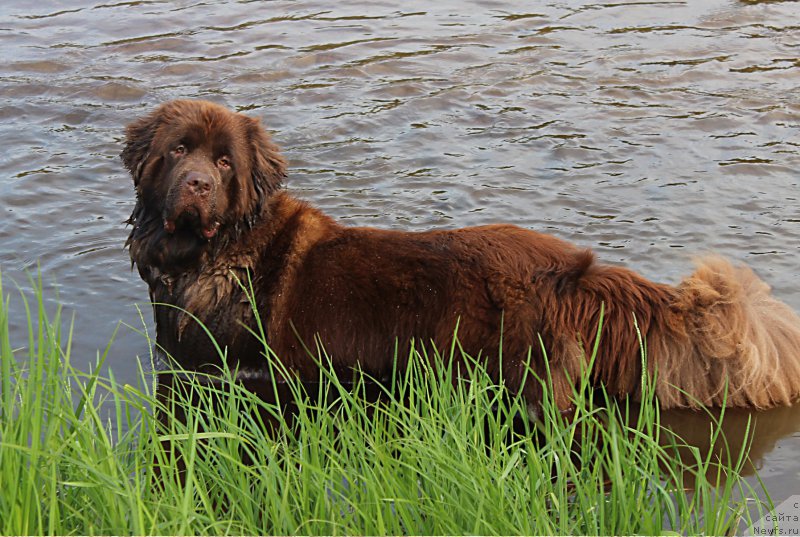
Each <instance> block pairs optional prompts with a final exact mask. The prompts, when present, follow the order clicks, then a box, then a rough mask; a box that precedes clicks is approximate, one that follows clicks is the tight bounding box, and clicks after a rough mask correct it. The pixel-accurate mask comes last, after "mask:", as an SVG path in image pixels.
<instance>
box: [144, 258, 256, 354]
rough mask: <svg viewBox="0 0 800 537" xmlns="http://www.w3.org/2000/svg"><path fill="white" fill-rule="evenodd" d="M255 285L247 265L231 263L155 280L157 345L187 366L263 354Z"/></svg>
mask: <svg viewBox="0 0 800 537" xmlns="http://www.w3.org/2000/svg"><path fill="white" fill-rule="evenodd" d="M251 289H252V281H251V277H250V273H249V271H248V270H247V268H246V267H242V266H233V265H230V264H218V265H215V266H213V267H210V268H206V269H205V270H200V271H188V272H186V273H183V274H181V275H179V276H170V275H165V274H162V275H159V276H158V277H156V278H153V279H151V287H150V293H151V299H152V301H153V304H154V312H155V320H156V337H157V341H158V344H159V345H160V346H161V347H162V348H163V349H164V350H165V351H166V352H168V353H169V354H170V355H171V356H172V357H173V358H175V359H176V360H177V361H178V363H179V364H181V365H182V366H184V367H188V368H194V367H197V366H201V365H204V364H217V365H221V363H222V359H221V357H220V354H221V353H222V354H225V355H226V357H227V360H226V361H227V362H228V363H231V361H232V360H237V361H240V362H241V361H242V360H244V361H247V359H248V358H247V357H248V355H252V354H256V355H259V354H260V351H259V348H258V347H259V342H258V341H257V339H256V338H255V337H254V336H253V335H252V333H251V330H252V331H254V332H255V333H258V332H259V328H258V326H257V323H256V316H255V315H254V313H253V311H254V308H255V307H257V306H256V304H255V301H251V297H252V294H251ZM212 335H213V336H212Z"/></svg>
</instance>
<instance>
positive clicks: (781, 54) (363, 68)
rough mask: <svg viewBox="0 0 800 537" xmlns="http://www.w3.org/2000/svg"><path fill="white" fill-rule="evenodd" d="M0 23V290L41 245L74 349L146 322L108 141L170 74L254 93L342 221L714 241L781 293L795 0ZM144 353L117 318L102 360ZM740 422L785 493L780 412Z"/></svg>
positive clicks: (362, 7)
mask: <svg viewBox="0 0 800 537" xmlns="http://www.w3.org/2000/svg"><path fill="white" fill-rule="evenodd" d="M0 47H1V48H0V50H1V51H2V56H3V61H2V62H1V63H0V137H1V138H2V142H3V143H2V147H3V151H2V153H0V268H1V269H2V275H3V283H4V286H5V292H6V293H8V292H9V291H10V290H11V289H12V288H13V284H12V283H11V282H12V281H14V282H16V283H17V284H19V285H20V286H21V287H22V288H28V287H29V285H28V284H27V281H26V272H29V271H35V270H36V267H37V266H40V267H41V271H42V273H43V274H44V278H45V282H46V284H47V285H46V286H47V287H48V288H49V290H50V292H49V295H50V296H54V295H55V292H54V291H53V289H54V287H57V291H58V298H59V300H60V301H61V303H63V304H64V305H65V307H66V310H67V311H69V312H74V313H75V316H76V317H75V319H76V320H75V332H76V337H75V340H74V345H73V346H74V349H73V351H74V352H73V354H74V356H75V358H74V359H75V361H76V362H78V364H79V365H81V364H88V363H89V362H91V361H93V360H94V357H95V356H96V352H97V349H98V348H102V347H104V346H105V344H106V343H107V341H108V339H109V337H110V336H111V334H112V332H113V330H114V328H115V327H116V326H117V324H118V323H119V322H120V321H121V322H124V323H128V324H131V325H133V326H135V327H138V328H145V327H146V328H148V329H152V327H151V326H150V325H149V322H150V315H149V311H147V310H146V305H145V304H146V300H147V292H146V288H145V286H144V284H143V283H142V282H140V281H139V279H138V277H137V276H136V275H135V273H133V272H131V270H130V263H129V261H128V257H127V253H126V252H125V251H123V249H122V245H123V242H124V240H125V237H126V229H125V227H124V225H123V224H122V222H123V220H125V218H126V217H127V216H128V214H129V212H130V210H131V207H132V186H131V182H130V180H129V178H128V177H126V175H125V174H124V173H123V171H122V169H121V166H120V163H119V160H118V158H117V155H118V153H119V150H120V139H121V132H122V127H123V125H125V124H126V123H127V122H128V121H130V120H131V119H133V118H134V117H136V116H138V115H140V114H142V113H143V112H144V111H146V110H148V109H149V108H150V107H152V106H153V105H155V104H156V103H159V102H161V101H164V100H167V99H172V98H177V97H202V98H208V99H212V100H215V101H217V102H221V103H224V104H227V105H229V106H232V107H235V108H237V109H239V110H241V111H245V112H246V113H248V114H251V115H254V116H258V117H260V118H262V119H263V121H264V122H265V124H266V125H267V126H268V127H269V128H270V129H271V130H272V131H273V132H274V135H275V138H276V140H277V141H278V142H279V143H280V145H281V146H282V147H283V148H284V150H285V153H286V155H287V156H288V158H289V159H290V161H291V164H292V172H291V176H290V180H289V185H290V188H291V189H292V190H293V191H294V192H296V193H297V194H298V195H301V196H303V197H305V198H307V199H309V200H311V201H313V202H314V203H315V204H317V205H319V206H321V207H322V208H324V209H325V210H326V211H328V212H330V213H331V214H333V215H335V216H337V217H339V218H341V219H343V220H345V221H346V222H348V223H352V224H371V225H379V226H385V227H395V228H407V229H417V230H419V229H426V228H430V227H433V226H461V225H472V224H482V223H488V222H494V221H501V220H502V221H507V222H514V223H517V224H520V225H524V226H528V227H532V228H535V229H538V230H543V231H549V232H552V233H555V234H557V235H559V236H561V237H564V238H567V239H571V240H573V241H576V242H579V243H581V244H584V245H587V246H593V247H595V248H596V249H597V251H598V252H599V255H600V256H601V258H602V259H604V260H606V261H609V262H613V263H622V264H626V265H629V266H632V267H636V268H637V269H639V270H641V271H642V272H643V273H645V274H646V275H648V276H650V277H652V278H657V279H660V280H665V281H673V282H674V281H676V280H677V279H678V278H679V276H680V275H681V274H682V273H685V272H686V271H688V270H689V268H690V258H691V256H692V255H694V254H697V253H700V252H707V251H713V252H718V253H721V254H724V255H726V256H729V257H732V258H735V259H738V260H743V261H746V262H747V263H749V264H750V265H752V266H753V267H754V268H755V269H756V270H757V271H758V272H759V273H760V274H762V275H763V277H764V278H765V279H766V280H768V281H769V282H770V283H771V284H772V285H773V286H774V288H775V290H776V293H777V294H778V295H779V296H781V297H783V298H784V299H785V300H786V301H787V302H788V303H790V304H791V305H792V306H794V307H795V308H800V289H799V288H798V286H797V285H796V280H797V276H798V269H797V267H798V261H800V251H799V250H800V241H799V240H798V239H799V238H800V212H799V211H798V201H797V197H798V189H797V183H798V180H800V175H798V174H799V173H800V172H799V171H798V170H800V4H798V3H795V2H759V1H754V0H751V1H747V2H737V1H732V0H725V1H722V0H708V1H699V0H698V1H694V2H681V1H664V2H655V1H654V2H646V1H645V2H618V3H617V2H615V3H591V2H585V1H575V2H544V1H541V2H539V1H532V2H511V1H504V2H500V1H491V0H486V1H476V2H472V3H467V2H460V1H456V0H442V1H438V2H422V1H407V2H380V1H372V0H370V1H369V2H356V1H354V2H319V1H318V0H300V1H292V2H289V1H280V0H279V1H272V2H263V3H262V2H222V1H220V2H216V1H210V2H166V1H142V2H115V1H113V0H112V1H110V2H99V1H98V0H87V1H85V2H84V1H81V0H73V1H70V2H58V3H56V2H52V3H51V2H45V3H41V4H40V5H37V6H36V7H31V4H30V3H29V2H23V1H21V0H4V1H3V2H2V4H1V5H0ZM135 304H141V305H145V311H144V316H145V317H144V318H145V321H146V322H145V324H144V325H143V324H142V322H141V321H140V320H139V318H138V314H137V311H136V309H135ZM14 330H15V331H16V333H15V336H21V335H22V333H21V330H22V328H21V326H20V325H19V324H17V325H15V328H14ZM17 341H21V340H20V339H19V337H17ZM20 344H21V343H20ZM146 354H147V345H146V343H144V339H143V338H142V336H141V335H139V334H136V333H135V331H132V330H130V329H124V328H123V329H122V330H121V331H120V333H119V334H118V336H117V339H116V341H115V344H114V347H113V350H112V353H111V358H110V363H111V366H112V367H113V368H114V371H115V372H116V374H117V376H118V377H120V378H121V379H122V380H128V379H132V378H134V377H135V370H136V363H137V356H138V355H146ZM673 421H674V422H675V423H677V424H678V426H680V424H681V423H684V424H690V428H691V429H692V430H694V429H696V428H697V427H698V426H697V424H696V421H693V420H692V419H690V418H688V417H686V416H681V415H680V414H678V415H676V416H675V417H674V419H673ZM759 423H761V424H762V425H759ZM756 428H757V431H758V437H759V438H758V439H757V445H758V446H760V447H757V449H756V451H755V455H756V464H757V466H758V467H759V468H760V472H761V476H762V478H764V480H765V481H766V482H767V484H768V486H769V487H770V490H771V492H772V494H773V497H775V498H777V499H781V498H783V497H787V496H789V495H791V494H794V493H800V477H799V476H798V472H800V457H798V455H800V439H798V438H797V437H796V435H797V432H796V431H797V430H798V429H800V412H795V411H794V410H793V409H779V410H776V411H773V412H770V413H765V414H762V415H759V416H757V424H756Z"/></svg>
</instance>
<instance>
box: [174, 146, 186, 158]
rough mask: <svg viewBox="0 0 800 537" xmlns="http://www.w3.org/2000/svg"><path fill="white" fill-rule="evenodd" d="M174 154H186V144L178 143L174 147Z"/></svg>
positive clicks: (178, 155)
mask: <svg viewBox="0 0 800 537" xmlns="http://www.w3.org/2000/svg"><path fill="white" fill-rule="evenodd" d="M172 154H173V155H175V156H177V157H180V156H181V155H185V154H186V146H185V145H183V144H179V145H176V146H175V147H174V148H173V149H172Z"/></svg>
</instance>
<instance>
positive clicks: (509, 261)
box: [122, 101, 800, 408]
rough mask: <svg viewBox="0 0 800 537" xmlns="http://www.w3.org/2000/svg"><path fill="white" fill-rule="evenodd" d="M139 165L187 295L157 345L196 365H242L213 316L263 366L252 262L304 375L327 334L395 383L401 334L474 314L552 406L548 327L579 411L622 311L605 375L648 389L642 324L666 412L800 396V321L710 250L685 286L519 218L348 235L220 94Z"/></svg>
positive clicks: (442, 334) (513, 369)
mask: <svg viewBox="0 0 800 537" xmlns="http://www.w3.org/2000/svg"><path fill="white" fill-rule="evenodd" d="M122 159H123V161H124V163H125V166H126V167H127V168H128V170H129V171H130V172H131V174H132V176H133V180H134V184H135V186H136V196H137V201H136V207H135V208H134V210H133V214H132V215H131V218H130V224H132V226H133V229H132V231H131V234H130V237H129V239H128V246H129V247H130V253H131V258H132V260H133V262H134V263H135V264H136V266H137V267H138V269H139V272H140V274H141V276H142V278H144V280H145V281H147V283H148V284H149V286H150V296H151V299H152V301H153V302H154V303H166V304H171V305H174V306H177V308H175V307H166V306H156V307H155V317H156V326H157V342H158V345H159V346H160V347H161V348H162V349H163V350H164V351H165V352H167V353H169V354H170V355H171V356H173V357H174V358H175V359H177V360H178V361H179V363H180V364H182V365H183V366H184V367H187V368H193V369H198V370H203V369H204V368H205V367H206V366H208V365H217V366H218V365H222V364H221V358H220V357H219V356H218V354H217V352H216V351H215V350H214V348H213V346H211V345H209V341H208V337H207V335H206V334H205V332H204V331H203V330H202V329H201V328H200V327H199V325H198V324H197V323H196V322H195V321H194V320H193V317H192V316H196V317H197V318H199V319H200V320H201V321H202V322H203V323H204V324H205V325H206V326H207V327H208V328H209V329H210V331H211V332H212V333H213V334H214V336H215V337H216V338H217V341H219V342H221V344H223V345H225V346H226V347H227V357H228V358H227V359H228V361H229V362H230V363H229V364H227V365H232V364H233V363H236V364H237V365H238V366H240V367H243V368H247V369H253V370H258V369H259V368H263V366H264V358H263V349H262V346H261V345H260V344H259V343H258V342H257V341H256V339H255V338H254V337H253V336H252V335H251V334H250V333H249V332H248V328H254V327H255V319H254V315H253V312H252V310H251V307H250V305H249V304H248V302H247V300H246V298H245V296H244V294H243V291H242V289H241V288H240V286H239V284H238V283H237V278H238V279H239V280H242V281H246V280H247V274H248V273H249V274H251V275H252V278H253V287H254V290H255V300H256V303H257V310H258V313H259V315H260V317H261V319H262V320H264V323H265V328H266V336H267V340H268V343H269V345H270V347H271V348H272V350H274V352H275V353H276V355H277V356H278V357H280V359H281V360H282V362H283V363H284V364H285V365H286V366H287V367H288V368H289V369H290V370H291V371H294V372H295V373H296V374H298V375H299V376H300V377H302V378H304V379H315V378H317V377H318V373H319V372H318V370H317V366H316V365H315V362H314V360H312V359H311V358H309V356H308V354H307V353H306V351H305V350H304V343H305V344H307V345H309V346H311V347H312V348H313V342H314V341H317V339H315V338H317V337H318V338H319V339H318V341H320V342H321V343H322V344H323V345H324V348H325V350H326V351H327V353H328V355H329V356H330V357H331V358H332V361H333V364H334V365H335V367H337V368H338V369H339V370H340V371H342V372H345V371H348V370H349V369H351V368H352V367H353V366H355V365H356V364H358V365H359V366H360V367H361V368H363V369H364V370H366V371H367V372H369V373H371V374H372V375H375V376H378V377H381V376H383V375H385V374H387V373H388V372H389V370H390V368H391V366H392V357H393V356H394V350H395V342H399V344H400V345H401V350H400V352H399V356H400V357H401V358H402V357H404V356H406V353H405V352H404V351H403V350H402V349H403V347H404V346H406V345H407V344H408V342H409V341H410V340H411V339H412V338H415V339H416V340H417V341H423V342H433V343H434V344H435V345H436V346H437V347H438V348H440V349H441V348H448V346H449V345H450V343H451V339H452V337H453V331H454V328H455V327H456V324H457V323H458V327H459V328H458V338H459V341H460V343H461V345H462V346H463V348H464V349H465V350H466V351H467V352H468V353H469V354H471V355H472V356H478V355H479V354H480V356H481V357H483V358H484V359H485V361H486V364H487V366H488V369H489V371H490V372H491V373H492V374H493V375H499V374H500V373H502V375H503V378H504V379H505V381H506V382H507V384H508V385H509V386H510V388H511V389H512V390H515V391H518V390H522V391H523V392H524V395H525V396H526V397H527V400H528V401H529V403H530V404H532V405H535V404H536V403H537V402H538V401H539V400H540V399H541V397H542V393H541V385H540V384H539V383H538V382H534V381H529V382H526V383H524V385H523V377H524V373H525V364H526V356H527V355H528V352H529V350H531V352H532V358H531V362H530V365H531V367H532V368H533V370H534V371H535V372H536V373H537V374H539V375H541V376H544V375H545V357H544V356H543V353H542V351H541V348H540V345H539V337H541V338H542V341H543V343H544V348H546V349H547V351H548V355H549V360H550V367H551V370H552V372H553V376H554V379H553V389H554V391H555V394H554V395H555V399H556V401H557V402H558V405H559V406H560V407H562V408H567V407H569V405H570V399H571V394H572V389H573V383H574V381H575V378H576V377H577V375H578V373H579V372H580V370H581V367H582V366H583V363H585V361H586V355H587V349H590V348H591V344H592V342H594V340H595V337H596V330H597V327H598V322H599V320H600V312H601V305H605V323H604V328H603V330H604V333H603V334H602V338H601V343H600V349H599V353H598V356H597V359H596V363H595V365H594V370H593V372H592V378H593V379H594V381H595V382H596V384H598V385H599V384H602V385H604V386H605V387H606V388H607V389H608V390H609V391H610V392H611V393H613V394H617V395H629V394H630V395H633V396H634V397H635V396H636V395H637V393H638V390H639V389H640V388H639V387H640V378H641V360H640V348H639V341H638V336H637V333H636V330H635V327H634V319H635V320H636V322H637V323H638V326H639V328H640V330H641V334H642V336H643V337H644V339H645V340H646V342H647V344H648V351H649V352H648V364H649V367H650V369H651V370H653V371H656V370H657V372H658V385H657V394H658V397H659V399H660V401H661V403H662V404H663V406H665V407H676V406H694V405H696V404H697V403H698V402H699V403H702V404H707V405H719V404H721V403H722V402H723V400H724V397H723V395H724V394H723V391H724V388H725V386H726V383H727V385H728V388H729V395H728V397H727V403H728V404H729V405H731V406H746V407H757V408H764V407H769V406H774V405H778V404H789V403H791V402H793V401H794V400H796V399H797V398H798V396H799V395H800V318H798V316H797V315H796V314H795V313H794V312H793V311H791V310H790V309H789V308H788V307H787V306H785V305H784V304H782V303H781V302H779V301H778V300H776V299H775V298H773V297H772V296H770V294H769V288H768V287H767V285H766V284H765V283H763V282H762V281H761V280H759V279H758V278H757V277H756V276H755V275H754V274H753V273H752V272H751V271H750V270H749V269H747V268H746V267H739V266H733V265H731V264H730V263H729V262H727V261H725V260H722V259H718V258H710V259H705V260H701V261H700V262H699V266H698V269H697V271H696V272H695V273H694V274H693V275H692V276H690V277H688V278H687V279H685V280H684V281H683V282H682V283H681V284H679V285H678V286H677V287H673V286H669V285H662V284H658V283H653V282H650V281H648V280H646V279H644V278H643V277H641V276H639V275H638V274H636V273H635V272H633V271H630V270H627V269H624V268H619V267H613V266H608V265H603V264H600V263H597V262H596V261H595V259H594V255H593V254H592V253H591V252H590V251H588V250H582V249H579V248H577V247H575V246H573V245H572V244H569V243H567V242H564V241H562V240H559V239H557V238H555V237H552V236H549V235H543V234H540V233H536V232H534V231H529V230H526V229H521V228H519V227H515V226H510V225H493V226H481V227H473V228H465V229H456V230H437V231H425V232H419V233H407V232H399V231H388V230H381V229H374V228H365V227H362V228H359V227H346V226H343V225H341V224H339V223H337V222H335V221H334V220H332V219H331V218H329V217H328V216H326V215H324V214H323V213H321V212H320V211H319V210H317V209H315V208H313V207H311V206H309V205H308V204H306V203H304V202H302V201H298V200H297V199H295V198H293V197H292V196H290V195H289V194H287V193H286V192H285V191H282V190H280V185H281V182H282V179H283V178H284V176H285V173H286V171H285V163H284V160H283V159H282V157H281V156H280V154H279V153H278V149H277V147H276V146H275V145H273V143H272V142H271V141H270V139H269V137H268V136H267V134H266V133H265V132H264V130H263V129H262V128H261V127H260V125H259V124H258V122H257V121H256V120H253V119H250V118H248V117H246V116H243V115H240V114H236V113H233V112H231V111H229V110H227V109H225V108H223V107H221V106H218V105H215V104H212V103H210V102H204V101H174V102H170V103H167V104H164V105H162V106H161V107H159V108H158V109H156V110H155V111H154V112H153V113H151V114H150V115H148V116H146V117H144V118H141V119H139V120H138V121H135V122H134V123H133V124H131V125H130V126H129V127H128V129H127V141H126V145H125V149H124V150H123V152H122ZM178 308H180V309H178ZM181 309H183V310H186V312H188V313H190V314H191V315H188V314H187V313H185V312H183V311H181ZM501 338H502V353H503V359H502V361H501V360H499V359H498V354H499V349H500V345H501ZM400 365H401V366H402V364H400ZM501 367H502V372H501V371H500V368H501ZM684 392H685V393H684Z"/></svg>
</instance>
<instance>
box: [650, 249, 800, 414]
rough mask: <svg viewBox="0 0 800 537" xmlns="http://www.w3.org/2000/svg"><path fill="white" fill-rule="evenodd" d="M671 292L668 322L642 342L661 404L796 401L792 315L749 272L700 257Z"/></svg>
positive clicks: (798, 362)
mask: <svg viewBox="0 0 800 537" xmlns="http://www.w3.org/2000/svg"><path fill="white" fill-rule="evenodd" d="M675 291H676V293H675V295H674V298H673V300H672V303H671V304H670V309H671V313H672V314H673V315H674V316H675V317H673V320H674V321H675V322H674V323H670V325H671V326H672V327H671V328H670V329H668V330H663V331H658V330H657V332H660V333H659V334H658V336H660V337H656V338H654V339H655V341H653V340H651V341H650V342H649V343H650V345H649V353H648V354H649V357H650V358H649V363H648V368H649V369H650V370H651V372H652V371H653V370H654V369H655V370H657V384H656V395H657V397H658V399H659V401H660V402H661V405H662V406H663V407H665V408H666V407H693V406H698V404H702V405H706V406H722V405H723V404H725V405H726V406H731V407H751V408H767V407H772V406H776V405H788V404H791V403H793V402H794V401H796V400H798V399H800V317H799V316H798V315H797V314H796V313H795V312H794V311H792V309H791V308H789V307H788V306H787V305H786V304H784V303H783V302H781V301H779V300H777V299H776V298H774V297H773V296H772V295H771V294H770V288H769V286H768V285H767V284H766V283H764V282H763V281H762V280H761V279H760V278H759V277H758V276H756V275H755V274H754V273H753V271H752V270H750V269H749V268H748V267H746V266H743V265H739V266H736V265H733V264H731V263H730V262H729V261H727V260H725V259H722V258H720V257H708V258H703V259H701V260H699V262H698V267H697V270H696V271H695V272H694V274H692V275H691V276H689V277H688V278H686V279H684V280H683V281H682V282H681V283H680V284H679V285H678V286H677V287H676V289H675ZM726 389H727V393H726Z"/></svg>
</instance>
